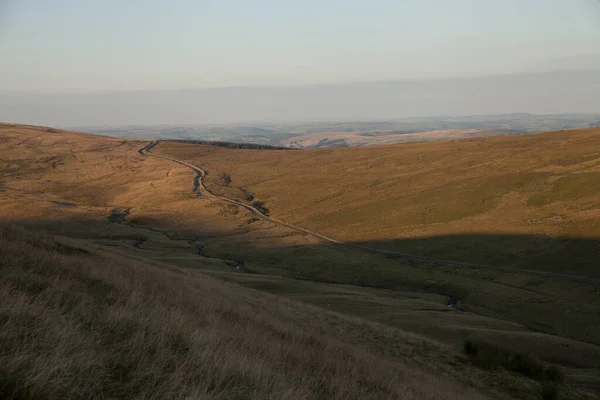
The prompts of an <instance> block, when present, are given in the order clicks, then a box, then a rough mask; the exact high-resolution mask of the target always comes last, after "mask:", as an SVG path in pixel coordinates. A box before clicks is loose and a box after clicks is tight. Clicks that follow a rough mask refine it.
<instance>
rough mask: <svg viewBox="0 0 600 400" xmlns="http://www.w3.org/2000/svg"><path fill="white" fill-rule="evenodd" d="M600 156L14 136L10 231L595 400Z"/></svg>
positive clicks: (541, 150)
mask: <svg viewBox="0 0 600 400" xmlns="http://www.w3.org/2000/svg"><path fill="white" fill-rule="evenodd" d="M599 141H600V131H599V130H598V129H586V130H574V131H564V132H551V133H544V134H538V135H530V136H519V137H486V138H475V139H464V140H457V141H448V142H438V143H411V144H401V145H386V146H375V147H368V148H350V149H323V150H302V151H282V150H246V149H228V148H221V147H215V146H205V145H196V144H187V143H178V142H169V141H158V142H155V141H153V142H141V141H128V140H123V139H118V138H108V137H101V136H92V135H85V134H79V133H73V132H68V131H61V130H56V129H51V128H43V127H33V126H19V125H10V124H2V125H0V155H1V156H0V163H1V164H0V172H1V173H2V175H1V176H2V178H1V179H0V220H2V221H3V222H4V223H11V224H16V225H20V226H24V227H26V228H27V229H29V230H33V231H43V232H46V233H47V234H51V235H56V236H57V237H60V239H59V241H61V243H63V242H64V243H65V244H66V245H69V246H73V247H75V248H82V249H87V250H86V251H92V252H98V253H99V254H101V255H103V254H112V255H113V256H114V257H117V258H120V259H123V260H132V262H135V263H141V264H143V263H149V264H151V265H153V266H155V267H156V268H158V270H163V269H165V270H167V271H183V272H177V273H183V274H186V276H189V278H186V279H191V280H195V279H200V280H202V279H206V280H207V282H211V283H210V285H213V284H214V285H217V286H219V287H222V289H220V290H223V291H225V292H227V293H228V296H229V295H233V293H235V292H236V291H239V292H240V293H243V296H244V298H246V299H252V298H254V297H255V296H258V297H260V298H263V296H264V299H265V300H264V303H261V305H260V307H261V310H268V311H261V313H266V314H265V315H272V313H273V312H274V311H273V310H277V311H276V314H277V317H274V318H276V319H277V320H282V319H286V320H288V319H290V320H293V321H291V322H290V323H291V324H298V325H307V326H309V327H310V329H314V332H318V333H315V334H317V335H325V336H328V335H331V334H332V333H333V332H337V335H338V337H339V338H340V340H341V341H343V342H345V343H352V345H353V346H354V345H355V346H358V347H360V348H362V349H367V350H365V351H369V352H371V353H373V354H377V357H380V356H381V357H385V358H386V359H387V358H391V359H392V360H394V361H393V362H394V363H395V362H399V361H400V360H401V362H402V363H408V364H410V365H411V366H415V368H417V367H418V368H419V369H423V370H425V371H429V372H427V373H437V374H441V375H443V376H445V377H447V379H450V380H452V381H456V382H458V384H459V385H465V387H472V388H474V390H477V391H481V392H482V393H487V394H490V395H491V396H492V397H498V398H532V399H533V398H538V393H539V386H540V383H539V382H538V381H536V379H532V378H530V377H524V376H523V375H522V374H519V373H515V372H513V371H509V370H505V369H504V368H501V369H497V370H494V371H492V372H490V371H488V370H486V369H482V368H479V367H475V366H472V365H471V364H470V363H468V362H466V361H465V359H464V358H463V357H464V356H463V355H462V345H463V341H464V340H465V339H467V338H468V339H470V340H473V341H478V342H482V343H489V344H493V345H496V346H499V347H501V348H502V349H505V350H506V351H509V352H514V353H521V352H526V353H528V354H531V355H533V356H534V357H536V358H539V359H540V360H541V361H542V362H543V363H547V364H548V365H557V366H559V367H560V368H562V369H564V371H565V383H564V385H561V386H563V387H562V389H561V390H562V393H563V395H564V396H566V397H565V398H586V397H590V396H593V395H594V393H595V392H596V389H598V387H599V385H600V381H599V380H598V379H597V376H598V372H600V342H599V341H598V338H599V337H600V330H599V329H600V324H599V323H598V322H600V320H599V319H598V318H599V315H598V309H599V307H600V291H599V289H600V285H599V279H600V275H599V272H598V269H597V266H596V265H595V260H596V255H598V254H600V245H599V243H600V242H599V240H600V239H599V238H600V231H599V229H600V225H599V224H598V221H600V219H599V218H598V217H599V215H598V210H599V209H600V208H599V207H598V206H599V204H598V202H599V201H600V197H599V196H598V195H600V192H599V191H598V190H597V186H598V185H596V184H595V183H597V182H598V175H599V174H600V169H599V168H600V152H599V151H598V150H597V149H599V148H600V146H599V145H600V143H598V142H599ZM490 267H496V268H490ZM136 268H137V267H136ZM141 268H143V267H141ZM173 273H175V272H173ZM213 282H214V283H213ZM271 296H272V297H271ZM451 298H457V299H458V301H457V308H458V309H453V308H449V307H448V302H449V299H451ZM274 299H278V300H274ZM215 301H217V300H215ZM247 301H248V300H247ZM250 301H252V300H250ZM257 301H258V300H257ZM260 301H263V300H260ZM271 302H275V303H276V304H279V303H280V302H291V303H289V304H291V306H290V307H294V310H295V311H294V314H285V313H284V312H283V311H282V309H279V306H271V305H269V304H270V303H271ZM286 304H288V303H286ZM244 309H247V310H248V311H247V312H251V311H250V310H251V309H252V307H250V308H244ZM303 310H304V311H303ZM309 310H310V311H309ZM321 312H323V313H324V314H323V316H322V318H321V319H315V317H314V315H316V314H318V313H321ZM295 313H297V314H295ZM302 313H305V314H302ZM309 314H310V316H309ZM261 315H262V314H261ZM284 315H286V316H285V317H284ZM301 315H303V316H301ZM269 318H271V317H269ZM323 319H324V320H335V319H340V321H344V322H343V323H342V322H340V323H339V324H337V325H336V324H330V323H323ZM353 324H354V325H353ZM334 325H335V326H334ZM350 325H352V326H362V327H364V329H367V328H366V327H369V328H368V329H369V332H371V333H369V334H367V333H365V331H360V330H355V328H349V326H350ZM294 326H295V325H294ZM294 329H295V328H294ZM374 332H378V333H377V334H375V333H374ZM311 334H312V333H311ZM373 335H375V336H373ZM319 340H320V339H319ZM411 368H412V367H411ZM444 379H446V378H444ZM453 390H454V389H453ZM456 390H458V391H460V390H462V389H456ZM340 393H341V392H340ZM457 393H458V392H457ZM517 393H518V395H517ZM340 396H342V395H340ZM473 396H475V395H474V394H473ZM339 398H343V396H342V397H339ZM417 398H418V397H417ZM435 398H437V397H435ZM456 398H460V395H457V397H456Z"/></svg>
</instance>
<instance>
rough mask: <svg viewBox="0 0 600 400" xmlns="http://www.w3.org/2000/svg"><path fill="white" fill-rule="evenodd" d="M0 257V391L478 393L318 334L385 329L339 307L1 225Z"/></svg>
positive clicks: (244, 395) (81, 394)
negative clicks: (338, 310) (283, 296)
mask: <svg viewBox="0 0 600 400" xmlns="http://www.w3.org/2000/svg"><path fill="white" fill-rule="evenodd" d="M0 254H1V257H0V276H1V277H2V280H1V282H2V283H1V285H0V298H1V299H2V301H1V306H0V321H2V323H1V324H0V338H1V339H2V340H0V343H1V345H0V396H1V397H2V398H5V399H7V398H12V399H40V398H70V399H78V398H81V399H91V398H98V399H100V398H112V399H117V398H119V399H120V398H123V399H127V398H145V399H150V398H152V399H164V398H195V399H252V398H256V399H259V398H261V399H262V398H280V399H313V398H323V399H325V398H327V399H351V398H354V399H364V398H406V399H412V398H414V399H422V398H430V399H461V398H465V396H466V397H469V398H473V399H475V398H477V399H484V398H485V397H484V396H482V395H480V394H478V393H477V392H476V391H475V390H472V389H466V388H463V387H462V386H461V385H459V384H456V383H452V382H451V381H450V380H448V379H446V378H441V377H437V376H434V375H431V374H429V373H427V372H424V371H423V370H422V369H421V368H417V367H410V366H407V365H405V364H404V363H403V362H401V361H400V360H395V359H393V358H388V357H384V356H383V355H381V354H378V353H379V352H378V351H377V350H369V349H368V348H367V347H363V346H357V345H356V343H354V344H349V343H343V342H341V341H338V340H333V339H329V338H327V337H326V335H327V333H329V334H330V335H327V336H333V335H331V334H333V333H334V332H335V331H340V330H341V331H346V330H348V331H349V332H352V331H354V332H355V333H356V334H359V335H369V336H370V335H374V336H371V337H372V338H373V339H376V338H379V339H383V338H385V337H386V336H387V335H388V334H387V333H378V332H377V326H376V325H372V326H371V325H368V324H367V325H365V324H364V322H360V321H357V320H353V319H346V318H344V317H342V316H341V315H339V314H335V313H324V312H323V311H322V310H318V309H316V308H313V307H310V306H306V305H302V304H300V303H296V302H292V301H287V300H285V299H281V298H277V297H275V296H272V295H267V294H260V293H258V292H255V291H251V290H248V289H244V288H241V287H239V286H237V285H234V284H227V283H223V282H219V281H217V280H214V279H211V278H209V277H207V276H202V275H196V274H192V273H189V272H188V273H184V272H182V271H178V270H169V269H165V268H164V267H163V268H160V267H159V266H155V265H148V264H146V263H143V262H141V261H139V260H131V259H126V258H124V257H119V256H116V255H111V254H105V253H102V252H98V251H93V250H92V251H91V252H90V251H89V250H83V249H79V248H75V247H72V246H69V245H66V244H62V243H61V242H57V241H56V240H54V239H53V238H50V237H46V236H43V235H36V234H31V233H27V232H24V231H22V230H19V229H16V228H14V227H9V226H0ZM316 326H318V327H319V328H318V329H317V328H316ZM394 335H396V338H397V339H399V340H401V339H400V336H397V335H402V333H401V332H399V331H398V332H396V333H394ZM405 337H406V342H405V343H401V342H399V343H398V344H399V345H401V346H409V347H414V348H415V349H416V348H417V347H418V346H421V345H430V346H437V345H435V344H433V343H431V344H428V342H427V341H425V340H423V339H420V338H418V337H415V336H411V335H405ZM441 350H442V348H441V347H440V348H439V349H438V351H441Z"/></svg>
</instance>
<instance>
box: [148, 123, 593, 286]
mask: <svg viewBox="0 0 600 400" xmlns="http://www.w3.org/2000/svg"><path fill="white" fill-rule="evenodd" d="M599 149H600V129H585V130H575V131H560V132H551V133H544V134H539V135H528V136H519V137H488V138H476V139H467V140H458V141H449V142H436V143H412V144H404V145H393V146H381V147H371V148H350V149H331V150H310V151H301V152H293V153H282V152H277V151H271V152H255V151H229V150H226V149H214V148H210V147H202V146H198V147H190V146H185V145H180V144H176V143H170V142H161V143H160V144H159V145H158V146H156V147H155V152H156V153H157V154H161V155H168V156H172V157H175V158H178V159H182V160H186V161H189V162H191V163H193V164H196V165H201V166H202V167H203V168H204V169H205V170H206V171H207V174H208V175H207V178H206V182H207V185H208V187H209V188H210V189H211V190H213V191H214V192H215V193H218V194H225V195H227V196H230V197H235V198H238V199H240V200H244V198H248V197H249V196H252V198H253V199H255V200H253V201H260V202H261V203H263V205H264V207H266V208H267V209H268V210H269V213H270V215H272V216H275V217H277V218H281V219H282V220H284V221H286V222H290V223H293V224H295V225H299V226H302V227H305V228H308V229H311V230H314V231H317V232H320V233H323V234H325V235H327V236H330V237H333V238H336V239H339V240H342V241H347V242H357V243H365V242H366V243H369V244H371V245H373V246H376V247H381V248H386V249H393V250H398V251H403V252H407V253H414V254H417V255H421V256H431V257H436V258H442V259H450V260H456V261H468V262H474V263H481V264H490V265H502V266H510V267H517V268H524V269H541V270H545V271H556V272H563V273H573V274H576V275H577V274H579V275H583V276H589V277H595V278H598V277H600V270H598V268H597V266H596V264H595V261H594V260H595V258H596V257H597V256H598V255H600V246H599V244H598V242H597V239H598V238H600V223H599V221H600V185H599V184H598V183H599V182H600V150H599ZM224 177H227V179H226V180H224ZM573 254H575V255H576V256H575V257H574V256H573Z"/></svg>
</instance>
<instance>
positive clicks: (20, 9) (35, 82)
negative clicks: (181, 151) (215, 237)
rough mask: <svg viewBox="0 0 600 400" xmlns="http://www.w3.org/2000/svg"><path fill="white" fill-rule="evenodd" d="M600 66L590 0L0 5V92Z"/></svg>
mask: <svg viewBox="0 0 600 400" xmlns="http://www.w3.org/2000/svg"><path fill="white" fill-rule="evenodd" d="M599 67H600V1H598V0H362V1H353V0H318V1H317V0H295V1H292V0H253V1H248V0H170V1H166V0H143V1H142V0H127V1H125V0H102V1H100V0H98V1H96V0H52V1H49V0H0V91H4V92H7V91H11V92H15V91H16V92H20V91H45V92H54V91H61V92H72V91H76V92H81V91H89V90H93V91H96V90H117V91H120V90H132V89H176V88H202V87H215V86H256V85H281V84H286V85H287V84H291V85H295V84H307V83H333V82H352V81H377V80H412V79H428V78H441V77H456V76H480V75H495V74H510V73H518V72H526V71H548V70H561V69H586V68H599Z"/></svg>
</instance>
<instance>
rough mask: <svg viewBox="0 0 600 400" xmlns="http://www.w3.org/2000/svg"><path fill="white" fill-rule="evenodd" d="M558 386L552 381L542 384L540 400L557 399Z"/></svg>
mask: <svg viewBox="0 0 600 400" xmlns="http://www.w3.org/2000/svg"><path fill="white" fill-rule="evenodd" d="M559 391H560V390H559V386H558V384H557V383H554V382H546V383H544V385H543V386H542V397H541V398H542V400H556V399H558V393H559Z"/></svg>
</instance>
